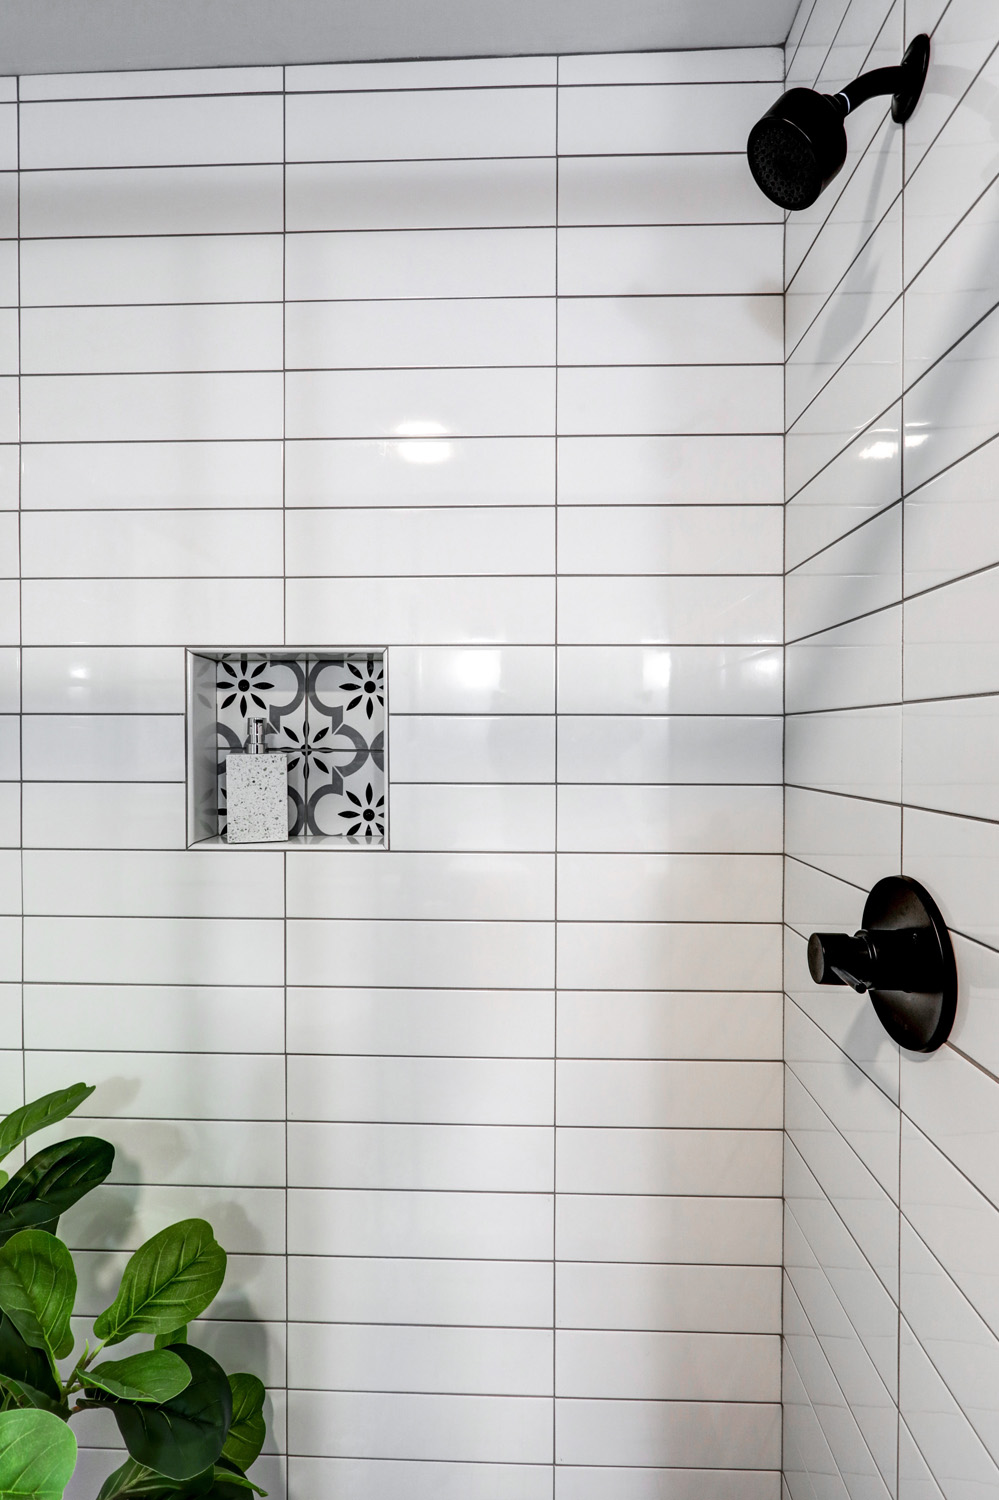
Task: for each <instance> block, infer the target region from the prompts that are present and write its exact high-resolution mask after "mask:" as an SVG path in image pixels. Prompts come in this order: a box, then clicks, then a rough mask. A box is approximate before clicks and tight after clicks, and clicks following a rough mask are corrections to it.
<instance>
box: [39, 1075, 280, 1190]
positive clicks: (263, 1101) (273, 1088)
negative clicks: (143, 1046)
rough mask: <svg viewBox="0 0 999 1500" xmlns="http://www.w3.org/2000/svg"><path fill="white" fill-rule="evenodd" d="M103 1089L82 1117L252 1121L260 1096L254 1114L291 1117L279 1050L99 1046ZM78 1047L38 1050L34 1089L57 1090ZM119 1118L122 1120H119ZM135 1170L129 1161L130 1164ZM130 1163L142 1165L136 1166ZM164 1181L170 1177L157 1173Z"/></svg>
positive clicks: (69, 1130)
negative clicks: (123, 1078) (125, 1085)
mask: <svg viewBox="0 0 999 1500" xmlns="http://www.w3.org/2000/svg"><path fill="white" fill-rule="evenodd" d="M88 1063H89V1066H90V1070H91V1076H92V1078H93V1080H94V1082H95V1083H96V1086H97V1087H96V1092H95V1093H94V1094H92V1095H91V1097H90V1098H89V1099H87V1100H85V1101H84V1103H83V1104H82V1105H81V1106H80V1107H79V1109H78V1110H77V1111H76V1118H77V1120H82V1119H98V1120H113V1119H115V1117H116V1116H123V1117H124V1118H125V1119H126V1120H129V1121H134V1120H136V1119H139V1120H171V1121H175V1122H176V1121H183V1120H239V1121H242V1122H243V1123H246V1116H247V1109H246V1106H247V1102H248V1098H252V1100H253V1111H254V1113H253V1119H254V1120H258V1121H259V1120H281V1121H282V1122H283V1120H284V1117H285V1083H284V1065H283V1061H282V1059H281V1058H280V1057H278V1056H277V1055H276V1054H266V1053H258V1054H248V1053H241V1054H237V1055H235V1056H232V1057H225V1056H220V1055H219V1054H218V1053H213V1052H206V1053H202V1054H198V1053H191V1052H186V1051H184V1052H167V1051H157V1052H155V1053H153V1052H149V1051H146V1050H143V1051H138V1052H131V1053H130V1052H126V1051H124V1050H123V1049H116V1050H115V1051H113V1052H103V1053H102V1052H99V1051H91V1052H89V1055H88ZM72 1066H73V1063H72V1053H70V1052H68V1051H65V1050H64V1051H53V1050H49V1049H45V1050H38V1051H32V1052H30V1053H29V1055H28V1056H27V1058H26V1061H25V1067H26V1070H27V1071H26V1075H25V1076H26V1078H27V1080H28V1085H27V1086H28V1091H29V1093H30V1094H31V1096H32V1097H33V1098H34V1097H37V1096H38V1095H40V1094H46V1093H49V1092H50V1091H51V1090H53V1089H55V1088H57V1087H58V1083H59V1079H60V1078H63V1077H65V1076H66V1069H67V1068H70V1069H72ZM122 1070H126V1071H127V1072H128V1075H129V1079H130V1085H131V1086H130V1097H129V1098H128V1099H127V1101H126V1100H124V1099H122V1097H121V1086H120V1083H119V1082H118V1079H119V1078H120V1075H121V1072H122ZM116 1123H117V1122H116ZM75 1129H76V1126H75V1125H66V1124H62V1125H59V1126H57V1127H56V1131H57V1134H60V1136H71V1135H72V1134H73V1132H74V1130H75ZM126 1170H129V1169H126ZM130 1170H134V1167H133V1168H132V1169H130ZM155 1180H156V1181H162V1180H163V1179H162V1178H159V1177H158V1178H156V1179H155Z"/></svg>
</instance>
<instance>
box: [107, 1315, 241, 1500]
mask: <svg viewBox="0 0 999 1500" xmlns="http://www.w3.org/2000/svg"><path fill="white" fill-rule="evenodd" d="M173 1352H174V1353H175V1354H177V1355H179V1356H180V1358H181V1359H182V1360H183V1361H184V1363H185V1364H186V1365H187V1368H188V1369H189V1370H190V1372H191V1383H190V1385H188V1386H186V1387H185V1389H184V1390H182V1391H181V1392H180V1394H179V1395H177V1396H173V1397H171V1399H170V1400H169V1401H164V1402H163V1403H162V1404H161V1405H159V1406H148V1405H144V1404H143V1403H142V1402H139V1401H120V1400H117V1399H116V1398H115V1397H113V1396H102V1395H98V1396H97V1397H95V1398H94V1399H93V1400H88V1401H85V1402H81V1403H80V1404H81V1405H82V1406H108V1407H110V1409H111V1411H112V1412H113V1413H114V1419H115V1421H116V1422H117V1423H118V1429H119V1431H120V1432H121V1435H122V1437H123V1438H124V1439H125V1447H126V1448H127V1449H128V1451H129V1453H130V1454H131V1456H132V1458H134V1459H135V1461H136V1463H139V1464H145V1465H146V1467H147V1468H149V1469H154V1470H155V1471H156V1473H158V1474H163V1475H165V1476H166V1477H167V1478H168V1479H194V1478H195V1477H196V1476H197V1475H199V1474H202V1473H203V1472H204V1470H205V1469H210V1468H211V1466H212V1465H213V1464H214V1463H217V1462H218V1459H219V1458H220V1456H221V1453H222V1446H223V1444H224V1443H225V1439H226V1434H227V1432H228V1431H229V1424H230V1422H231V1421H232V1392H231V1391H230V1389H229V1381H228V1378H227V1376H226V1373H225V1371H224V1370H223V1369H222V1366H221V1365H219V1364H216V1362H215V1360H214V1359H212V1357H211V1355H210V1354H206V1353H205V1352H204V1350H203V1349H196V1348H195V1347H194V1345H193V1344H175V1345H174V1348H173Z"/></svg>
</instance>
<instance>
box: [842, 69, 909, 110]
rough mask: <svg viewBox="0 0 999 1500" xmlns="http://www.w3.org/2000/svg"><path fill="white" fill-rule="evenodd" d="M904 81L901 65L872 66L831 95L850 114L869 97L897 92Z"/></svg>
mask: <svg viewBox="0 0 999 1500" xmlns="http://www.w3.org/2000/svg"><path fill="white" fill-rule="evenodd" d="M904 82H905V72H904V70H903V69H902V68H900V67H894V68H872V69H871V71H870V72H869V73H861V75H860V77H859V78H855V79H854V80H853V82H852V83H848V84H847V86H846V88H845V89H840V90H839V92H838V93H836V94H831V95H829V97H830V98H831V99H832V100H833V102H834V103H835V104H838V105H839V106H840V108H841V109H842V110H843V114H844V115H848V114H850V113H851V111H852V110H855V109H856V107H857V105H858V104H866V102H867V100H868V99H876V98H877V97H878V95H879V94H897V93H898V92H899V90H900V89H901V88H902V87H903V84H904Z"/></svg>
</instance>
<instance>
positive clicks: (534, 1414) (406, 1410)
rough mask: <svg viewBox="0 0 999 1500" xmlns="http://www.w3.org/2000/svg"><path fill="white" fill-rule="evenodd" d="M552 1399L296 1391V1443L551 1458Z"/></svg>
mask: <svg viewBox="0 0 999 1500" xmlns="http://www.w3.org/2000/svg"><path fill="white" fill-rule="evenodd" d="M551 1407H552V1403H551V1398H550V1397H548V1398H547V1399H546V1398H544V1397H540V1396H539V1397H523V1396H522V1397H513V1396H460V1395H458V1396H442V1395H401V1394H388V1395H382V1394H378V1393H374V1392H371V1393H367V1392H349V1391H340V1392H330V1393H325V1392H321V1391H295V1392H294V1394H293V1396H292V1399H291V1401H290V1403H289V1423H288V1434H289V1442H290V1443H291V1445H292V1447H293V1451H295V1452H296V1453H300V1454H310V1453H315V1454H331V1455H336V1454H338V1453H342V1454H344V1455H353V1456H355V1457H362V1458H363V1457H365V1456H368V1455H370V1456H371V1457H373V1458H374V1457H377V1458H380V1459H382V1460H385V1459H392V1458H410V1459H420V1458H422V1459H445V1460H448V1461H458V1462H460V1461H463V1460H464V1461H467V1462H472V1463H498V1464H506V1463H515V1464H516V1463H543V1464H550V1463H551V1452H552V1419H551Z"/></svg>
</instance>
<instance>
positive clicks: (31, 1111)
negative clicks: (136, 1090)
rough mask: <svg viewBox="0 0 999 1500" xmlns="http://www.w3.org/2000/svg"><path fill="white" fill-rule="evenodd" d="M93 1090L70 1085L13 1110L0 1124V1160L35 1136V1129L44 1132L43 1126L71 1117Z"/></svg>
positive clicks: (55, 1123) (91, 1085) (89, 1086)
mask: <svg viewBox="0 0 999 1500" xmlns="http://www.w3.org/2000/svg"><path fill="white" fill-rule="evenodd" d="M94 1087H95V1085H94V1084H92V1083H71V1084H70V1086H69V1088H68V1089H56V1091H55V1093H54V1094H43V1095H42V1097H41V1098H40V1099H35V1100H33V1101H32V1103H31V1104H22V1105H21V1108H20V1109H15V1110H12V1111H11V1113H10V1114H9V1115H8V1116H7V1118H6V1119H5V1120H3V1121H2V1122H0V1161H3V1159H4V1157H5V1156H9V1155H10V1153H11V1152H12V1151H13V1150H14V1148H15V1146H19V1145H20V1144H21V1142H22V1141H26V1140H27V1139H28V1136H29V1135H34V1133H35V1131H36V1130H44V1129H45V1127H46V1125H57V1124H58V1123H59V1121H60V1120H65V1118H66V1116H67V1115H71V1114H72V1113H73V1111H74V1109H79V1107H80V1105H81V1104H82V1103H83V1101H84V1099H89V1098H90V1095H91V1094H92V1093H93V1092H94Z"/></svg>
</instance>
